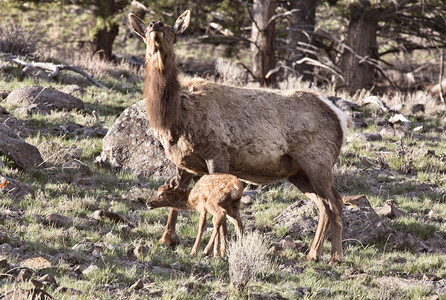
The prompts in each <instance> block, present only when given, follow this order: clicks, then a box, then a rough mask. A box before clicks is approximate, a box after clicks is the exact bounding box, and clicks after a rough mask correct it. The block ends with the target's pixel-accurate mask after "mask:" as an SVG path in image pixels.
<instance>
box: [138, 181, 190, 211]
mask: <svg viewBox="0 0 446 300" xmlns="http://www.w3.org/2000/svg"><path fill="white" fill-rule="evenodd" d="M188 196H189V190H185V189H180V188H178V187H176V184H175V181H174V180H172V181H171V182H170V184H164V185H162V186H160V187H159V188H158V191H157V192H156V194H155V196H153V197H152V199H150V200H149V201H148V202H147V203H146V205H147V208H149V209H154V208H158V207H172V208H178V209H181V208H184V207H185V206H186V203H187V197H188Z"/></svg>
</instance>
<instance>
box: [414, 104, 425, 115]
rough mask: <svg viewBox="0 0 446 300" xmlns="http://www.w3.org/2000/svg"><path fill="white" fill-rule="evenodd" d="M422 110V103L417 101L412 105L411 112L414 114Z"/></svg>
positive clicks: (423, 108) (423, 109)
mask: <svg viewBox="0 0 446 300" xmlns="http://www.w3.org/2000/svg"><path fill="white" fill-rule="evenodd" d="M424 111H425V107H424V104H422V103H417V104H414V105H413V106H412V113H413V114H414V115H415V114H417V113H419V112H424Z"/></svg>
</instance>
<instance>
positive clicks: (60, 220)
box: [45, 213, 73, 227]
mask: <svg viewBox="0 0 446 300" xmlns="http://www.w3.org/2000/svg"><path fill="white" fill-rule="evenodd" d="M45 220H46V221H47V222H48V223H49V224H54V225H56V226H59V227H65V226H71V225H73V219H72V218H69V217H65V216H62V215H59V214H56V213H53V214H48V215H46V217H45Z"/></svg>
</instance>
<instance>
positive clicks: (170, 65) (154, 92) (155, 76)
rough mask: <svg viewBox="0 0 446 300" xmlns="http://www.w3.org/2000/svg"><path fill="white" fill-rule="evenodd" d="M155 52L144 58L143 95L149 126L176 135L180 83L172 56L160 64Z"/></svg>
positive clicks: (157, 54)
mask: <svg viewBox="0 0 446 300" xmlns="http://www.w3.org/2000/svg"><path fill="white" fill-rule="evenodd" d="M159 55H161V53H155V54H154V55H152V56H151V57H149V58H147V59H146V74H145V75H146V78H145V82H144V97H145V99H146V110H147V116H148V118H149V123H150V126H151V127H152V128H153V129H161V130H169V131H171V132H172V134H173V135H176V131H177V129H178V128H177V122H178V114H179V110H180V101H179V99H178V95H179V90H180V83H179V80H178V71H177V69H176V67H175V59H174V57H173V56H172V57H170V59H165V60H164V62H163V65H162V66H160V60H159V57H157V56H159Z"/></svg>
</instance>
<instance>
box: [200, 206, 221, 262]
mask: <svg viewBox="0 0 446 300" xmlns="http://www.w3.org/2000/svg"><path fill="white" fill-rule="evenodd" d="M224 218H225V214H224V213H216V214H213V223H214V230H213V231H212V234H211V238H210V239H209V242H208V244H207V246H206V248H205V249H204V251H203V254H204V255H209V253H210V252H211V248H212V244H213V243H214V242H215V239H216V237H217V234H218V233H219V230H220V226H221V225H222V223H223V221H224Z"/></svg>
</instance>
